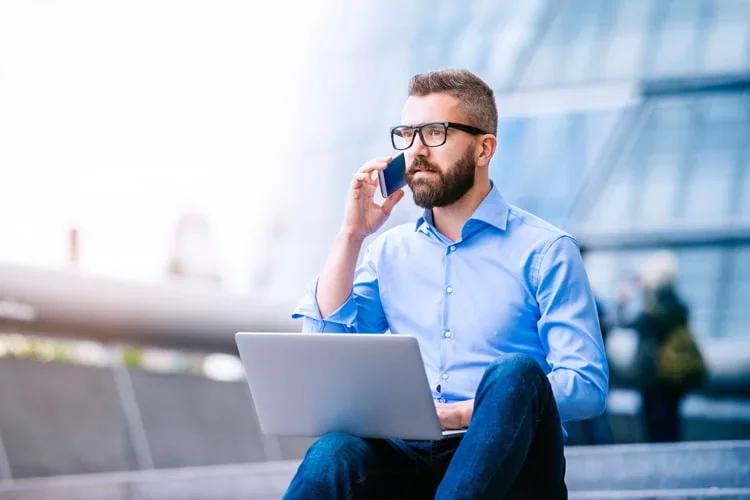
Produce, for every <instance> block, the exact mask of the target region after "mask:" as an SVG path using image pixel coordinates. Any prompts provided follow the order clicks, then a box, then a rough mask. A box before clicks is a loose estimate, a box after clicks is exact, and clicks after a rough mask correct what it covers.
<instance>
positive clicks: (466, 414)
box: [461, 401, 474, 429]
mask: <svg viewBox="0 0 750 500" xmlns="http://www.w3.org/2000/svg"><path fill="white" fill-rule="evenodd" d="M472 413H474V401H467V402H466V405H464V407H463V408H461V427H462V428H464V429H465V428H467V427H469V423H470V422H471V415H472Z"/></svg>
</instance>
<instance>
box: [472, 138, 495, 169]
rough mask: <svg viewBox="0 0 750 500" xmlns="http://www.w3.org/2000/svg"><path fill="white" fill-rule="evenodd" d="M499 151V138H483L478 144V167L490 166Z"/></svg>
mask: <svg viewBox="0 0 750 500" xmlns="http://www.w3.org/2000/svg"><path fill="white" fill-rule="evenodd" d="M496 149H497V137H495V136H494V135H490V134H485V135H483V136H482V138H481V140H480V141H479V143H478V144H477V153H478V155H477V161H476V164H477V166H487V165H489V164H490V160H491V159H492V157H493V156H494V155H495V150H496Z"/></svg>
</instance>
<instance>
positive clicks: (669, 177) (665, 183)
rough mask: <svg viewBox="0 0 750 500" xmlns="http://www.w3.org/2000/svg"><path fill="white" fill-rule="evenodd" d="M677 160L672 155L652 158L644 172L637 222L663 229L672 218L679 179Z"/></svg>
mask: <svg viewBox="0 0 750 500" xmlns="http://www.w3.org/2000/svg"><path fill="white" fill-rule="evenodd" d="M678 162H679V158H678V157H677V156H674V155H660V156H656V157H652V158H651V161H650V162H649V163H648V165H647V166H646V170H645V172H644V183H643V191H642V197H641V203H640V210H641V211H640V217H639V222H640V223H641V224H643V225H646V226H651V227H663V226H666V225H667V223H668V222H670V220H671V219H672V218H673V216H674V209H675V203H676V201H677V188H678V183H679V177H680V169H679V167H678Z"/></svg>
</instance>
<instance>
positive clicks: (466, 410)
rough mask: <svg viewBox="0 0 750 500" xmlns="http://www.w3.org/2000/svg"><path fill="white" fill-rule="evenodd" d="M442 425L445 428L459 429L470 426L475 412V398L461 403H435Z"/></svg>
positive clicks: (447, 429)
mask: <svg viewBox="0 0 750 500" xmlns="http://www.w3.org/2000/svg"><path fill="white" fill-rule="evenodd" d="M435 409H436V410H437V415H438V419H439V420H440V426H441V427H442V428H443V430H446V431H450V430H458V429H465V428H467V427H469V422H470V421H471V415H472V413H473V412H474V400H473V399H469V400H468V401H461V402H460V403H435Z"/></svg>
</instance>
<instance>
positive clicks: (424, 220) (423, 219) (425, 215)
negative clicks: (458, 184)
mask: <svg viewBox="0 0 750 500" xmlns="http://www.w3.org/2000/svg"><path fill="white" fill-rule="evenodd" d="M490 185H491V188H490V192H489V194H488V195H487V196H486V197H485V198H484V200H482V203H480V204H479V206H478V207H477V208H476V210H474V213H473V214H472V215H471V217H469V220H477V221H481V222H484V223H486V224H489V225H490V226H494V227H496V228H498V229H500V230H501V231H505V229H506V228H507V227H508V213H509V212H510V206H509V205H508V202H507V201H505V198H503V195H502V194H501V193H500V190H499V189H497V187H495V183H494V182H493V181H490ZM467 222H468V221H467ZM430 226H433V227H434V222H433V220H432V211H431V210H424V211H423V212H422V215H421V216H420V217H419V218H418V219H417V223H416V225H415V226H414V230H415V231H419V230H420V229H422V228H423V227H424V228H425V229H426V227H430Z"/></svg>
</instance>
